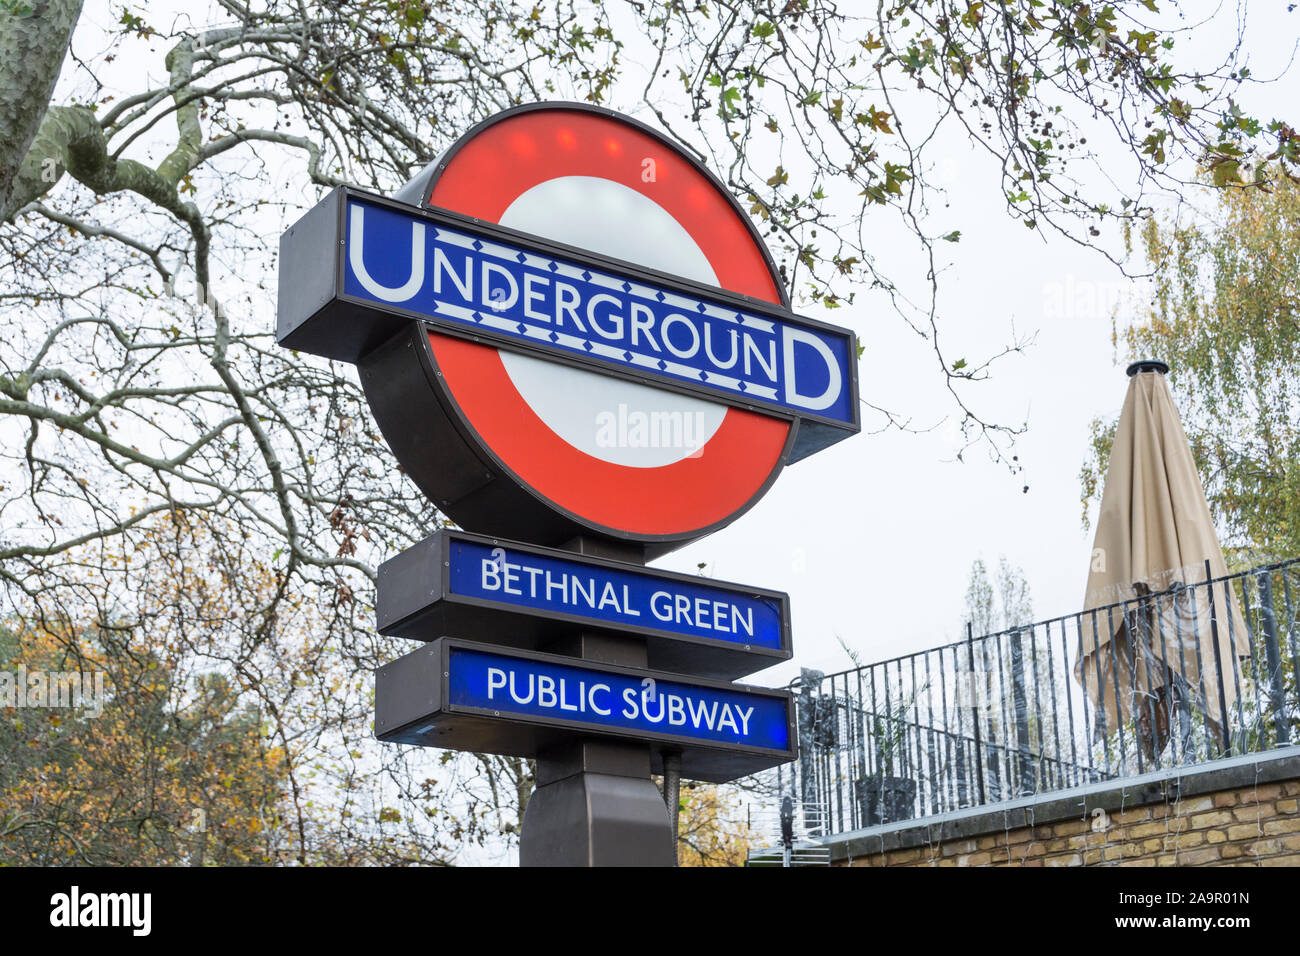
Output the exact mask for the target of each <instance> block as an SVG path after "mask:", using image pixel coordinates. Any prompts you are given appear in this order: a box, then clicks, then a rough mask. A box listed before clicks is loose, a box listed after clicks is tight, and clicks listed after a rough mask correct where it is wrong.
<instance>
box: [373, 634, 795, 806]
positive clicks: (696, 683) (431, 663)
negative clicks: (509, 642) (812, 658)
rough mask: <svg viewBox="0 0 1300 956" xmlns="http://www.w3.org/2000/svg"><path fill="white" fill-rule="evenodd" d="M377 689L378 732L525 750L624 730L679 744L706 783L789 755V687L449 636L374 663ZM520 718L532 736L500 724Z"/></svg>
mask: <svg viewBox="0 0 1300 956" xmlns="http://www.w3.org/2000/svg"><path fill="white" fill-rule="evenodd" d="M404 687H410V688H412V690H411V691H410V692H409V693H408V692H405V691H404V690H403V688H404ZM376 697H377V699H378V700H382V701H383V706H381V707H379V708H378V709H377V711H376V733H377V735H378V736H379V737H380V739H383V740H392V741H396V742H405V743H422V744H427V745H434V746H441V747H448V746H456V745H457V743H458V742H463V743H465V744H466V745H467V746H470V747H471V748H472V749H475V750H478V751H480V752H488V753H498V752H505V753H509V754H511V755H514V756H529V757H531V756H534V755H535V752H536V750H537V749H539V748H542V747H544V746H545V744H546V741H547V740H548V738H549V737H550V736H551V735H553V734H555V733H568V734H571V733H573V732H580V733H586V734H591V735H596V736H615V737H631V738H635V739H637V740H646V741H648V742H650V744H651V747H652V749H653V750H654V751H655V752H657V753H662V752H663V751H665V750H673V751H676V750H680V751H681V752H682V767H683V774H684V775H687V776H690V777H694V778H695V779H702V780H724V779H734V775H739V774H738V771H739V773H745V772H750V773H752V772H757V770H758V769H763V768H765V767H770V766H775V765H776V764H778V763H782V762H784V761H787V760H789V759H790V758H791V757H792V756H793V748H794V739H795V734H794V729H793V718H794V710H793V698H792V697H791V695H790V694H789V692H787V691H779V690H770V689H766V688H758V687H747V686H745V685H740V684H723V683H718V682H711V681H710V682H705V681H700V680H697V679H694V678H684V677H681V676H679V675H675V674H669V673H664V672H660V671H651V670H647V669H641V668H627V667H616V666H613V665H604V664H596V663H592V662H588V661H578V660H575V659H573V658H566V657H560V656H557V655H553V654H536V653H526V652H519V651H514V650H509V649H506V648H500V647H493V646H487V645H483V644H479V643H477V642H466V641H457V640H452V639H450V638H443V639H441V640H438V641H435V642H434V643H433V644H430V645H428V646H427V647H426V648H424V649H421V650H419V651H416V652H414V653H413V654H408V655H406V657H403V658H400V659H399V660H397V661H394V662H393V663H391V664H388V665H385V666H384V667H381V668H380V669H379V671H378V672H377V677H376ZM521 725H523V726H528V727H530V728H532V733H529V734H523V735H521V734H518V733H511V732H509V730H508V729H507V728H511V727H515V728H517V727H519V726H521ZM494 728H500V729H494Z"/></svg>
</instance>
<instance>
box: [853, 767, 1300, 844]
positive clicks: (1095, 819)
mask: <svg viewBox="0 0 1300 956" xmlns="http://www.w3.org/2000/svg"><path fill="white" fill-rule="evenodd" d="M1291 751H1296V752H1295V753H1292V752H1291ZM831 858H832V861H833V862H835V863H837V864H840V865H850V866H1300V748H1288V751H1287V752H1278V753H1276V754H1275V755H1271V756H1269V757H1256V758H1253V759H1243V758H1238V759H1237V760H1235V761H1225V762H1222V764H1221V765H1220V766H1215V765H1213V764H1208V765H1204V766H1202V767H1199V768H1197V770H1196V771H1195V772H1194V773H1191V774H1188V773H1186V772H1184V773H1181V774H1172V773H1168V772H1166V773H1164V774H1150V775H1147V776H1146V777H1142V778H1136V777H1135V778H1130V779H1129V780H1126V781H1124V782H1122V783H1113V784H1111V785H1109V786H1106V787H1092V788H1088V789H1087V790H1080V791H1077V792H1065V793H1055V794H1048V795H1045V798H1043V799H1037V800H1027V799H1022V800H1020V801H1016V803H1015V804H1014V805H1013V804H1006V805H1003V806H1002V807H1001V808H999V809H997V810H992V811H990V810H989V809H987V808H980V809H978V810H971V811H964V812H962V813H957V814H946V815H944V817H942V818H933V819H931V820H928V821H926V822H924V823H919V824H918V823H913V824H911V825H894V826H892V827H877V828H875V829H874V830H862V831H857V832H856V833H853V834H845V835H843V836H841V837H838V838H836V840H835V841H833V842H832V847H831Z"/></svg>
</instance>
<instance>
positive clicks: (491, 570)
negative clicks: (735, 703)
mask: <svg viewBox="0 0 1300 956" xmlns="http://www.w3.org/2000/svg"><path fill="white" fill-rule="evenodd" d="M376 617H377V623H378V629H379V632H380V633H381V634H388V635H393V636H399V637H409V638H415V639H419V640H433V639H435V638H437V637H441V636H444V635H446V634H459V633H466V632H470V631H490V632H492V633H494V634H496V635H499V636H497V637H495V638H494V640H495V641H496V642H497V643H513V644H515V645H516V646H524V647H537V646H539V645H541V644H544V643H545V642H546V640H547V639H549V638H552V637H554V636H555V635H556V634H557V633H559V632H560V631H561V630H562V629H564V628H568V629H570V630H571V629H572V625H575V624H576V625H580V626H586V627H592V628H596V629H600V630H607V631H612V632H616V633H625V634H626V633H631V634H638V635H642V636H644V637H646V638H647V639H648V648H649V664H650V666H651V667H658V668H663V669H665V670H681V671H683V672H689V673H693V674H699V675H700V676H704V677H724V678H732V677H741V676H744V675H745V674H751V673H753V672H754V671H756V670H761V669H763V668H765V667H769V666H771V665H773V664H776V663H779V662H781V661H783V660H788V659H789V658H790V656H791V649H790V604H789V597H788V596H787V595H786V594H783V593H781V592H778V591H769V590H765V589H762V588H754V587H746V586H743V585H739V584H729V583H725V582H720V581H713V580H710V579H708V578H702V577H699V576H697V575H685V574H677V573H673V572H670V571H660V570H656V569H652V568H645V567H642V566H639V565H633V564H628V563H625V562H619V561H611V560H607V559H602V558H596V557H591V556H587V555H577V554H574V553H573V552H566V551H559V550H554V549H550V548H539V547H534V546H530V545H524V544H519V543H516V542H512V541H502V540H499V539H494V538H488V537H484V536H481V535H472V534H467V533H465V532H462V531H453V530H444V531H440V532H438V533H437V534H435V535H431V536H430V537H428V538H426V539H424V540H423V541H421V542H419V543H418V544H416V545H414V546H413V547H411V548H408V549H406V550H405V551H403V552H401V553H400V554H398V555H396V556H394V557H393V558H391V559H389V560H388V561H385V562H384V563H383V564H382V565H380V567H379V575H378V584H377V601H376Z"/></svg>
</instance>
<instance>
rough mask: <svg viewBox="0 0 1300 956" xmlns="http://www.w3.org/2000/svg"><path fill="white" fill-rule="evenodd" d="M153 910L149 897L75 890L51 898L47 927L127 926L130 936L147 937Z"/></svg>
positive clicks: (75, 888) (147, 895)
mask: <svg viewBox="0 0 1300 956" xmlns="http://www.w3.org/2000/svg"><path fill="white" fill-rule="evenodd" d="M152 910H153V896H152V895H151V894H149V893H82V892H81V889H80V888H79V887H76V886H74V887H73V888H72V889H71V890H70V891H69V892H67V893H55V894H54V895H53V896H51V897H50V925H51V926H58V927H77V926H129V927H130V928H131V935H132V936H148V935H149V931H150V929H151V928H152V924H153V920H152V918H151V912H152Z"/></svg>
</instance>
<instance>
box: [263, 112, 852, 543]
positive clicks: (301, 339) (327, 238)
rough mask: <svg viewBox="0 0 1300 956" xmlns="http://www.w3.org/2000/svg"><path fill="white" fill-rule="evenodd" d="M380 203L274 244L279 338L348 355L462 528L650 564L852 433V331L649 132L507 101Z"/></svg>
mask: <svg viewBox="0 0 1300 956" xmlns="http://www.w3.org/2000/svg"><path fill="white" fill-rule="evenodd" d="M561 170H565V171H566V172H564V173H563V174H562V175H561V174H559V173H560V171H561ZM399 195H402V194H399ZM402 198H404V199H407V200H417V198H418V201H419V202H420V203H421V205H422V207H423V208H416V207H415V206H412V205H411V204H409V203H407V202H401V201H397V202H394V201H392V200H385V199H383V198H382V197H376V196H372V195H368V194H361V193H357V192H355V191H351V190H343V189H340V190H337V191H336V192H335V193H334V194H332V195H331V196H329V197H327V198H326V199H325V200H324V201H323V202H322V203H321V204H319V205H318V206H317V207H316V208H315V209H314V210H312V212H310V213H308V215H307V216H306V217H304V219H303V220H302V221H300V222H299V223H298V224H297V225H295V226H294V227H293V228H292V229H291V230H290V231H289V232H288V233H286V236H285V240H284V241H282V256H281V282H282V285H289V284H292V285H293V286H294V287H296V288H298V289H299V290H301V292H300V294H299V295H298V296H295V297H294V298H292V299H286V298H284V297H282V298H281V307H280V314H279V320H278V326H277V334H278V337H279V339H280V341H281V342H282V344H285V345H288V346H290V347H293V348H297V349H301V350H304V351H309V352H313V353H316V354H320V355H325V356H327V357H330V358H335V359H343V360H346V361H355V362H357V364H358V365H359V367H360V369H361V373H362V381H363V384H364V385H365V386H366V392H367V396H368V397H369V399H370V402H371V406H372V408H373V409H374V412H375V416H376V419H377V421H378V422H379V425H380V427H381V429H382V430H383V432H384V434H385V437H387V438H388V440H389V442H390V444H391V445H392V446H393V448H394V450H395V451H396V452H397V453H398V456H399V458H400V459H401V460H402V462H403V464H404V466H405V467H406V468H407V471H408V472H409V473H410V474H411V476H412V478H413V479H414V480H415V481H416V483H417V484H418V485H419V486H420V487H421V489H422V490H424V491H425V493H426V494H428V495H429V496H430V498H432V499H433V500H434V501H435V502H437V503H438V504H439V506H440V507H441V508H442V510H443V511H445V512H446V513H447V514H449V515H451V516H452V517H453V518H455V519H456V520H457V521H458V522H459V523H461V524H462V525H463V526H466V527H473V528H474V529H475V530H480V531H484V532H488V533H495V534H502V535H507V536H513V537H518V538H525V539H528V540H531V541H535V542H538V543H542V544H551V545H557V544H561V543H563V542H564V541H567V540H569V539H570V538H572V537H574V536H575V535H579V534H583V533H593V532H594V533H597V534H610V535H613V536H616V537H618V538H620V539H633V540H638V541H641V542H643V543H644V544H645V546H646V549H647V554H649V555H654V554H658V553H662V552H663V551H666V550H670V549H672V548H674V547H677V546H679V545H680V544H682V543H685V542H686V541H689V540H692V539H694V538H697V537H700V536H701V535H704V534H707V533H709V532H710V531H713V530H716V529H717V528H719V527H722V526H723V525H725V524H727V523H729V522H730V521H731V520H734V518H735V517H737V516H738V515H740V514H742V513H743V512H744V511H745V510H746V509H747V508H748V507H750V506H751V505H752V504H753V503H754V502H755V501H757V499H758V498H759V497H761V495H762V494H763V493H764V492H765V491H766V489H767V488H768V487H769V486H770V484H771V482H772V481H773V480H774V479H775V477H776V475H777V473H778V472H779V471H780V469H781V468H782V467H783V466H784V465H785V464H786V463H788V462H793V461H798V460H800V459H801V458H804V457H806V456H807V455H809V454H811V453H813V452H815V451H817V450H820V449H821V448H824V447H826V446H828V445H830V444H833V443H835V442H836V441H839V440H840V439H842V438H844V437H847V436H849V435H851V434H854V433H855V432H857V431H858V430H859V428H860V423H859V415H858V400H857V375H856V343H855V339H854V336H853V334H852V333H851V332H849V331H847V330H843V329H838V328H835V327H832V326H827V325H825V324H823V323H818V322H814V321H812V320H808V319H803V318H800V317H798V316H795V315H794V314H793V313H792V312H790V310H789V307H788V302H787V300H786V298H785V295H784V292H783V291H782V290H781V286H780V283H779V276H778V275H777V273H776V270H775V268H774V267H773V265H772V263H771V260H770V258H769V257H768V256H767V253H766V249H765V247H764V246H763V244H762V242H761V240H759V239H758V237H757V234H756V233H755V232H754V231H753V227H752V226H751V225H750V223H749V221H748V219H747V217H745V216H744V214H743V212H742V211H741V210H740V209H739V207H738V206H737V205H736V204H735V202H734V200H732V199H731V197H730V196H729V195H727V194H726V192H725V190H724V189H722V187H721V186H720V185H719V184H718V183H717V182H716V180H714V179H713V178H712V177H711V176H710V175H708V174H707V172H706V171H704V170H703V169H702V168H701V167H699V166H698V165H697V164H695V163H694V162H693V161H691V160H689V159H688V158H687V157H685V156H684V155H683V154H682V153H681V151H680V150H679V148H678V147H676V146H675V145H673V144H671V143H670V142H668V141H667V140H665V139H663V138H662V137H660V136H658V134H655V133H653V132H652V131H650V130H648V129H647V128H644V127H641V126H640V125H639V124H635V123H632V122H631V121H628V120H627V119H626V118H623V117H617V116H616V115H614V114H610V113H608V112H606V111H597V110H590V109H575V108H569V107H564V108H559V107H555V106H552V105H547V104H541V105H539V106H537V107H534V108H528V109H523V110H519V111H513V112H509V113H507V114H503V115H502V116H501V117H498V118H494V119H493V120H490V121H488V123H486V124H484V125H483V126H481V127H479V128H478V129H476V130H475V131H472V132H471V133H470V134H468V135H467V136H466V137H465V138H464V139H463V140H462V142H461V143H460V144H458V145H457V146H456V147H453V149H452V150H450V151H449V153H448V155H447V156H445V157H444V158H443V159H442V160H441V161H440V162H439V163H438V164H436V165H435V166H434V167H432V168H431V169H430V170H429V171H428V172H427V173H426V175H425V176H423V177H421V178H420V179H417V180H416V181H415V182H414V183H412V184H411V186H410V187H408V189H407V190H406V191H405V195H403V196H402ZM402 330H405V331H406V336H407V337H406V338H405V339H403V340H402V341H400V342H398V341H396V339H395V336H396V334H397V333H398V332H399V331H402ZM383 344H387V345H388V346H389V347H388V348H386V349H384V348H379V346H380V345H383ZM413 356H414V357H415V359H416V360H415V361H413V360H412V357H413ZM434 447H436V448H437V449H438V453H437V454H436V455H434V454H431V451H430V449H432V448H434Z"/></svg>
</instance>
